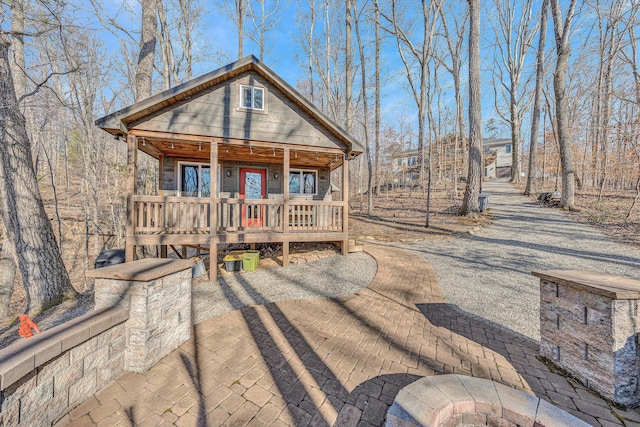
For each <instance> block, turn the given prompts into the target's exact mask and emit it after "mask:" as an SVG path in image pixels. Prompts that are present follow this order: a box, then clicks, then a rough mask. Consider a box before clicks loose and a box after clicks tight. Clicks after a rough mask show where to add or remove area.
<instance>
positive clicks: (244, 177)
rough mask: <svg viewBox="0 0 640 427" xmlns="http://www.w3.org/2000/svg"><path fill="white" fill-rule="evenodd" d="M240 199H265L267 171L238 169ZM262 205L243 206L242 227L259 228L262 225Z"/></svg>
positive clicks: (249, 204)
mask: <svg viewBox="0 0 640 427" xmlns="http://www.w3.org/2000/svg"><path fill="white" fill-rule="evenodd" d="M240 198H241V199H250V200H256V199H266V198H267V171H266V170H264V169H249V168H240ZM263 218H264V205H257V204H251V203H247V204H243V205H242V226H243V227H261V226H262V225H263V223H264V221H263Z"/></svg>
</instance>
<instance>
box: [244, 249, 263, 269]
mask: <svg viewBox="0 0 640 427" xmlns="http://www.w3.org/2000/svg"><path fill="white" fill-rule="evenodd" d="M259 261H260V251H245V252H244V254H243V255H242V269H243V270H245V271H253V270H255V269H256V268H258V262H259Z"/></svg>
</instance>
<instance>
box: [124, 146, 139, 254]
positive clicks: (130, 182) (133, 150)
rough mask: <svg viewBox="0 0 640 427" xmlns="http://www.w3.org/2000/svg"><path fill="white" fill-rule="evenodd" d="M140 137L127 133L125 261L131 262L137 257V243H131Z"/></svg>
mask: <svg viewBox="0 0 640 427" xmlns="http://www.w3.org/2000/svg"><path fill="white" fill-rule="evenodd" d="M137 174H138V139H137V138H136V137H135V136H134V135H131V134H129V135H127V190H128V192H129V193H128V194H127V231H126V234H127V237H126V245H125V261H126V262H131V261H134V260H135V258H136V252H135V251H136V248H135V245H133V244H132V243H131V237H133V235H134V232H135V230H134V224H135V209H134V204H133V203H134V202H133V197H134V196H135V195H136V194H137V192H138V180H137Z"/></svg>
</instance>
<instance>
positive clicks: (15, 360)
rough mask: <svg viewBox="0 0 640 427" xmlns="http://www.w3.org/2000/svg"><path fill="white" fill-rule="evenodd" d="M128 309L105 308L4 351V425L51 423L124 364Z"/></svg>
mask: <svg viewBox="0 0 640 427" xmlns="http://www.w3.org/2000/svg"><path fill="white" fill-rule="evenodd" d="M127 319H128V310H126V309H123V308H106V309H103V310H98V311H94V312H91V313H88V314H85V315H84V316H81V317H78V318H76V319H73V320H72V321H70V322H67V323H64V324H62V325H59V326H56V327H54V328H51V329H48V330H46V331H44V332H42V333H41V334H38V335H36V336H34V337H32V338H29V339H22V340H20V341H18V342H16V343H14V344H12V345H10V346H8V347H6V348H4V349H2V350H0V389H1V390H2V391H1V392H0V401H1V404H0V407H1V410H2V411H1V413H0V425H4V426H46V425H51V424H53V423H54V422H55V421H57V420H58V419H59V418H60V417H62V416H63V415H65V414H66V413H67V411H68V410H69V408H73V407H74V406H77V405H78V404H80V403H81V402H83V401H84V400H85V399H87V398H89V397H90V396H91V395H92V394H94V393H95V392H97V391H98V390H100V389H101V388H103V387H104V386H106V385H107V384H108V383H109V382H110V381H112V380H113V379H114V378H115V377H116V376H117V375H119V374H120V373H121V372H122V371H123V368H124V350H125V327H124V322H125V321H126V320H127Z"/></svg>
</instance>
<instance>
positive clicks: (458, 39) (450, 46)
mask: <svg viewBox="0 0 640 427" xmlns="http://www.w3.org/2000/svg"><path fill="white" fill-rule="evenodd" d="M440 15H441V17H442V30H443V36H444V38H445V41H446V44H447V50H448V54H449V60H450V61H451V63H450V64H448V63H446V61H443V60H441V63H442V65H443V66H444V67H445V69H446V70H447V71H448V72H449V73H450V74H451V77H452V78H453V88H454V96H455V99H456V123H457V126H456V129H455V141H454V144H455V146H454V148H453V168H452V172H453V192H454V193H455V194H457V193H458V147H460V148H461V155H462V156H463V158H464V157H465V156H467V155H468V153H467V150H466V149H465V148H464V146H466V145H463V142H462V141H463V138H464V134H465V117H464V111H463V104H464V103H463V100H462V90H461V84H460V73H461V69H462V62H463V58H462V51H463V43H464V35H465V26H466V24H467V20H468V19H469V11H468V10H465V12H464V14H463V15H462V17H460V16H459V15H458V13H456V12H453V11H450V13H449V14H448V15H447V16H445V12H444V9H441V10H440ZM448 19H450V20H451V21H452V23H453V28H452V29H450V28H451V26H450V24H449V23H448V22H447V20H448ZM436 59H438V60H440V58H438V57H436Z"/></svg>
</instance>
